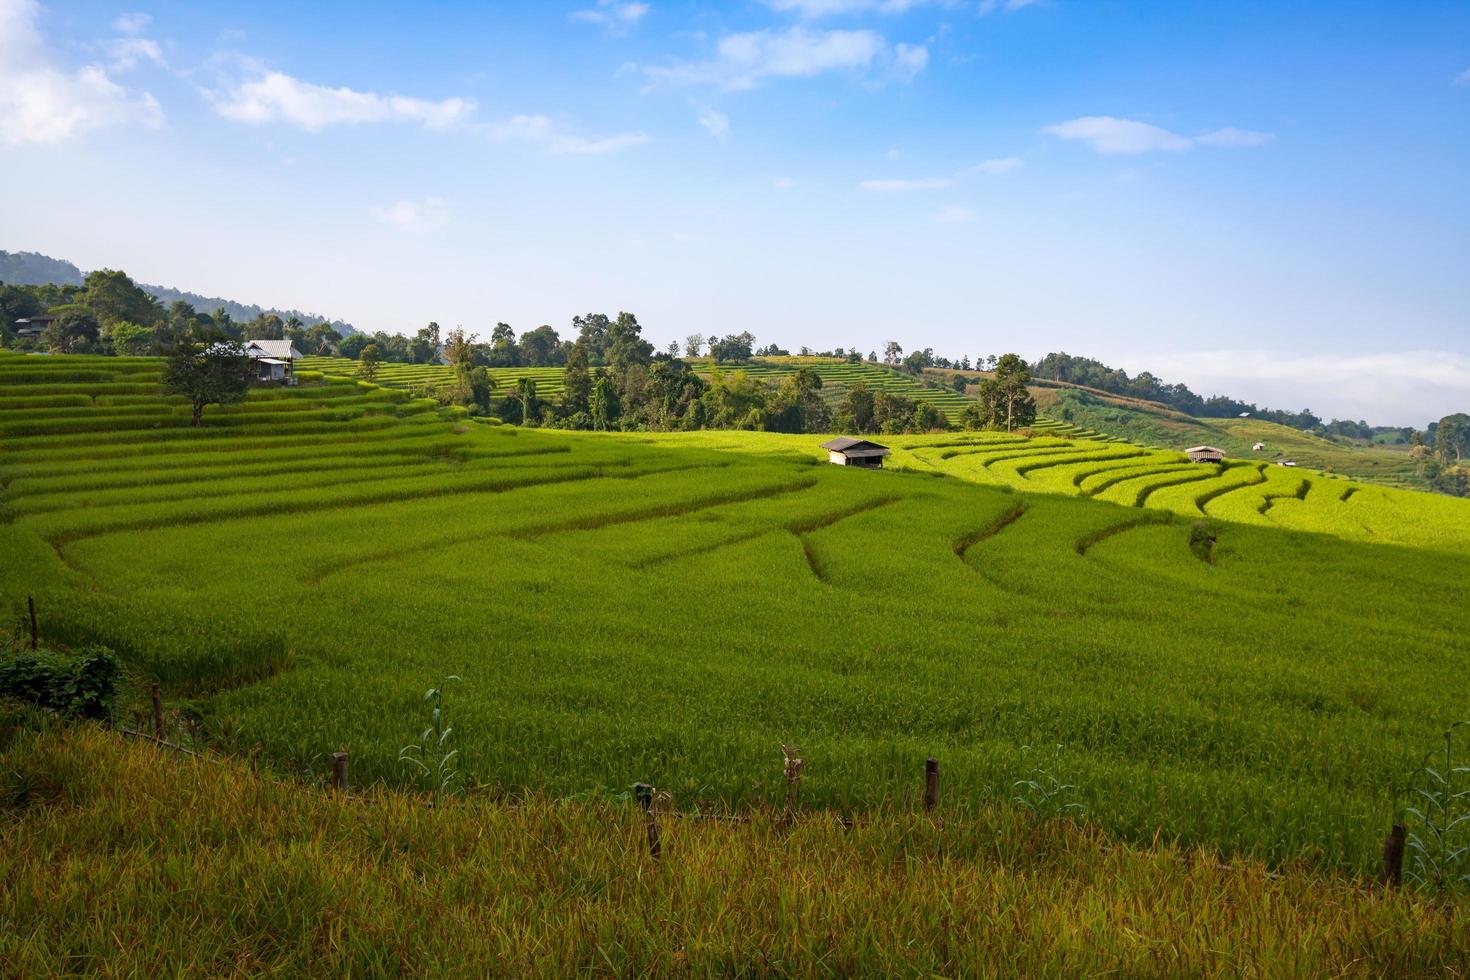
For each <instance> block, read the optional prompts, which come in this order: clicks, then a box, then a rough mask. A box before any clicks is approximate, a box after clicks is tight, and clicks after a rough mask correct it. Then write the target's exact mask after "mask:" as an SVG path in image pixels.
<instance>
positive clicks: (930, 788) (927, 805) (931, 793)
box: [924, 755, 939, 810]
mask: <svg viewBox="0 0 1470 980" xmlns="http://www.w3.org/2000/svg"><path fill="white" fill-rule="evenodd" d="M938 805H939V760H938V759H936V758H934V757H933V756H932V755H931V756H930V757H929V758H927V759H925V760H924V809H925V810H932V809H934V808H935V807H936V806H938Z"/></svg>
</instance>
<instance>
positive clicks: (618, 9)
mask: <svg viewBox="0 0 1470 980" xmlns="http://www.w3.org/2000/svg"><path fill="white" fill-rule="evenodd" d="M652 9H653V8H652V7H650V6H649V5H648V4H646V3H638V2H628V0H597V6H595V7H589V8H587V9H585V10H574V11H572V19H573V20H580V21H583V22H585V23H588V24H597V25H599V26H601V27H603V28H605V29H606V30H607V31H608V33H610V34H624V33H626V32H627V31H628V29H629V28H630V27H632V26H633V25H634V24H636V23H638V22H639V21H640V20H642V19H643V18H644V17H646V16H648V12H649V11H650V10H652Z"/></svg>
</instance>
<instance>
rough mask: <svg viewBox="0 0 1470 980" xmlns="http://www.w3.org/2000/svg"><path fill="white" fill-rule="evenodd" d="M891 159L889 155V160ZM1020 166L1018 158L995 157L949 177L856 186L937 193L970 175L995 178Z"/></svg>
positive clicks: (877, 180)
mask: <svg viewBox="0 0 1470 980" xmlns="http://www.w3.org/2000/svg"><path fill="white" fill-rule="evenodd" d="M891 158H892V156H891V154H890V159H891ZM1021 166H1022V161H1021V158H1020V157H997V158H995V159H994V160H985V161H982V162H981V163H978V164H976V165H975V166H973V167H966V168H965V169H964V170H962V171H960V172H959V173H958V174H955V175H954V176H950V177H897V178H892V177H883V178H871V179H868V180H862V181H858V186H859V187H861V188H862V189H863V190H865V191H879V192H883V193H890V194H891V193H902V192H905V191H937V190H944V189H945V188H948V187H953V186H955V184H958V183H959V182H960V180H961V178H963V177H966V176H968V175H971V174H986V175H990V176H996V175H999V174H1005V173H1010V172H1011V171H1012V170H1016V169H1018V168H1020V167H1021Z"/></svg>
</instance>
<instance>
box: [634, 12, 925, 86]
mask: <svg viewBox="0 0 1470 980" xmlns="http://www.w3.org/2000/svg"><path fill="white" fill-rule="evenodd" d="M928 58H929V53H928V50H927V49H925V48H923V47H922V46H914V45H899V46H897V47H891V46H890V45H889V44H888V42H887V41H886V40H885V39H884V38H883V36H882V35H881V34H878V33H877V32H876V31H869V30H832V31H814V30H809V29H807V28H805V27H792V28H789V29H787V30H784V31H769V30H765V31H747V32H744V33H740V34H730V35H727V36H725V37H723V38H721V39H720V40H719V41H718V42H717V44H716V46H715V56H714V57H713V58H710V59H708V60H706V61H693V62H682V63H678V64H674V65H666V66H657V65H649V66H646V67H644V69H643V71H644V74H645V75H647V77H648V78H649V80H650V81H652V82H654V83H657V84H664V85H714V86H718V87H719V88H723V89H726V90H728V91H743V90H746V89H752V88H755V87H756V86H757V85H759V84H761V83H762V82H764V81H766V80H768V79H772V78H810V77H812V76H814V75H821V74H824V73H826V72H831V71H852V72H862V71H867V70H869V69H871V68H874V67H875V66H879V65H886V66H887V67H888V68H889V69H890V70H891V71H892V73H893V74H894V75H895V76H896V77H898V78H900V79H901V80H905V81H907V80H908V79H911V78H913V76H914V75H915V74H917V73H918V72H919V71H921V70H922V69H923V67H924V65H925V64H927V63H928Z"/></svg>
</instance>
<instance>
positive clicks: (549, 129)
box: [484, 113, 649, 155]
mask: <svg viewBox="0 0 1470 980" xmlns="http://www.w3.org/2000/svg"><path fill="white" fill-rule="evenodd" d="M484 131H485V132H486V133H488V134H489V135H490V138H491V139H497V140H523V141H525V142H527V143H542V144H545V145H546V146H547V148H549V149H550V150H551V152H553V153H572V154H582V155H595V154H600V153H615V152H617V151H618V150H625V149H627V148H628V147H630V146H637V145H639V144H640V143H647V142H648V141H649V137H648V135H647V134H646V133H619V134H617V135H616V136H608V137H605V138H603V139H587V138H585V137H582V136H577V135H575V134H573V133H568V132H564V131H562V129H561V127H559V126H558V125H557V124H556V123H555V122H553V121H552V119H551V118H550V117H549V116H543V115H535V114H529V113H526V114H521V115H515V116H511V117H510V118H509V119H505V120H503V121H501V122H497V123H491V124H489V125H488V126H485V127H484Z"/></svg>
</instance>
